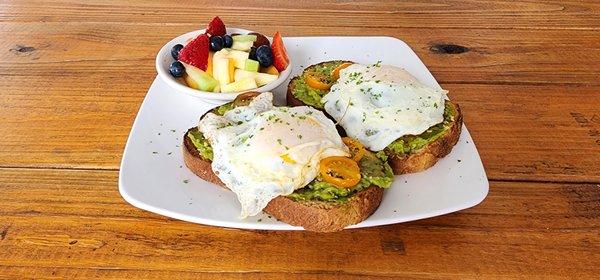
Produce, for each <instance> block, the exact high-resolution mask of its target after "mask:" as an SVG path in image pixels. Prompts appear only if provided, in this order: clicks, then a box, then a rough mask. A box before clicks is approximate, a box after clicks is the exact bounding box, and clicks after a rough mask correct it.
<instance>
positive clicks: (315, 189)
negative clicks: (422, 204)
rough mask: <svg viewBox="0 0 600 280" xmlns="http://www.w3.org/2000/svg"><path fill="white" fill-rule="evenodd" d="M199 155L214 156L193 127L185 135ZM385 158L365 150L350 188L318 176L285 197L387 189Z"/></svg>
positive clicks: (334, 198)
mask: <svg viewBox="0 0 600 280" xmlns="http://www.w3.org/2000/svg"><path fill="white" fill-rule="evenodd" d="M233 108H235V105H233V103H227V104H224V105H221V106H219V107H217V108H216V109H215V110H214V111H213V113H215V114H219V115H223V114H225V112H227V111H229V110H231V109H233ZM187 137H189V138H190V140H191V141H192V143H193V144H194V146H195V147H196V150H198V153H199V154H200V156H202V157H203V158H204V159H207V160H212V159H213V149H212V147H211V145H210V143H209V142H208V139H206V138H205V137H204V135H202V133H201V132H200V131H199V130H198V129H192V130H190V132H189V133H188V134H187ZM386 160H387V157H386V156H385V154H384V153H383V152H378V153H377V154H374V153H371V152H367V154H366V155H365V156H363V158H362V159H361V160H360V162H359V163H358V164H359V166H360V174H361V179H360V181H359V182H358V184H357V185H356V186H354V187H352V188H346V189H341V188H337V187H336V186H334V185H332V184H330V183H327V182H323V181H322V180H321V178H319V177H317V178H316V179H314V180H313V181H312V182H310V183H309V184H308V185H307V186H306V187H304V188H301V189H298V190H296V191H295V192H294V193H292V194H290V195H289V196H288V197H289V198H291V199H293V200H295V201H299V200H320V201H327V202H336V203H344V202H346V201H347V200H348V198H349V197H350V196H352V195H354V194H355V193H357V192H359V191H361V190H364V189H366V188H368V187H369V186H371V185H375V186H377V187H380V188H389V187H390V186H391V184H392V181H393V180H394V174H393V172H392V168H391V167H390V166H389V164H388V163H387V161H386Z"/></svg>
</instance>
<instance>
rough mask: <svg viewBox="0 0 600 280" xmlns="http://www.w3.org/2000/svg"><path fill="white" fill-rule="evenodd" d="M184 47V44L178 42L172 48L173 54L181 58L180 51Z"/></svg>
mask: <svg viewBox="0 0 600 280" xmlns="http://www.w3.org/2000/svg"><path fill="white" fill-rule="evenodd" d="M181 49H183V45H182V44H177V45H175V46H173V48H171V56H172V57H173V58H174V59H175V60H177V59H179V51H180V50H181Z"/></svg>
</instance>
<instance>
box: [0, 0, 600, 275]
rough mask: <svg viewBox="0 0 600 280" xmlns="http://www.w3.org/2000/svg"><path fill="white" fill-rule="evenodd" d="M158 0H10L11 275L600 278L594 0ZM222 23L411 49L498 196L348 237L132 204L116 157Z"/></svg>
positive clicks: (4, 127) (3, 204)
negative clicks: (185, 51) (176, 72)
mask: <svg viewBox="0 0 600 280" xmlns="http://www.w3.org/2000/svg"><path fill="white" fill-rule="evenodd" d="M147 2H150V1H80V2H78V1H74V0H73V1H68V0H65V1H1V2H0V38H1V40H0V213H1V214H0V278H1V279H23V278H26V277H27V278H29V277H32V278H45V279H55V278H68V279H77V278H92V277H94V278H114V279H121V278H143V279H180V278H199V279H204V278H206V279H209V278H250V279H254V278H261V279H280V278H284V277H290V278H301V279H304V278H316V277H321V278H326V279H346V278H379V277H382V278H388V277H389V278H395V277H399V278H428V279H429V278H436V279H437V278H459V279H466V278H486V279H489V278H544V279H548V278H559V277H572V278H577V279H584V278H590V279H591V278H593V277H594V275H596V276H598V275H599V274H600V109H599V108H600V78H599V77H600V4H599V3H598V2H597V1H575V0H569V1H560V2H559V1H539V2H540V3H534V2H532V1H494V2H485V3H483V1H482V2H480V1H470V0H448V1H444V0H437V1H408V2H404V1H403V2H402V3H396V1H385V2H373V1H358V2H355V3H352V1H347V2H337V3H336V2H329V1H289V3H281V4H279V6H277V7H273V6H270V2H271V1H264V0H262V1H249V0H238V1H231V0H228V1H207V2H206V3H196V2H195V1H189V2H188V3H185V4H182V5H180V6H177V5H176V4H175V3H173V2H176V1H160V2H158V1H156V2H151V3H147ZM542 2H544V3H542ZM214 15H220V16H221V17H222V18H223V20H224V21H225V22H226V23H227V24H229V25H232V26H241V27H247V28H249V29H254V30H259V31H262V32H264V33H266V34H272V33H273V32H274V31H276V30H280V31H281V32H282V33H283V34H284V35H286V36H303V35H307V36H308V35H386V36H394V37H397V38H401V39H402V40H404V41H406V42H407V43H408V44H409V45H410V46H411V47H413V49H414V50H415V51H416V52H417V54H418V55H419V56H420V57H421V58H422V59H423V61H424V62H425V64H426V65H427V66H428V67H429V69H430V70H431V71H432V72H433V74H434V76H435V77H436V78H437V80H438V81H439V82H440V83H441V84H442V86H443V87H444V88H446V89H448V90H450V96H451V98H452V99H453V100H456V101H458V103H460V105H461V106H462V108H463V111H464V119H465V123H466V124H467V126H468V127H469V130H470V131H471V134H472V136H473V138H474V139H475V141H476V144H477V147H478V149H479V152H480V155H481V158H482V160H483V163H484V165H485V169H486V171H487V175H488V177H489V179H490V193H489V195H488V197H487V198H486V199H485V201H484V202H483V203H481V204H480V205H478V206H476V207H473V208H471V209H467V210H464V211H461V212H458V213H454V214H449V215H445V216H441V217H436V218H431V219H426V220H422V221H416V222H409V223H403V224H397V225H390V226H382V227H376V228H367V229H359V230H346V231H342V232H339V233H333V234H316V233H310V232H303V231H300V232H281V231H248V230H236V229H226V228H216V227H209V226H202V225H197V224H191V223H187V222H181V221H177V220H174V219H170V218H166V217H162V216H159V215H155V214H152V213H149V212H145V211H142V210H139V209H137V208H134V207H132V206H131V205H129V204H127V203H126V202H125V201H124V200H123V199H122V198H121V196H120V195H119V192H118V190H117V178H118V168H119V162H120V160H121V154H122V151H123V147H124V144H125V140H126V139H127V136H128V133H129V130H130V127H131V124H132V122H133V119H134V117H135V115H136V113H137V110H138V108H139V106H140V104H141V101H142V99H143V98H144V95H145V94H146V91H147V89H148V87H149V86H150V84H151V82H152V80H153V79H154V77H155V75H156V72H155V69H154V57H155V54H156V52H157V51H158V49H159V48H160V46H162V44H163V43H164V42H166V41H168V40H169V39H170V38H172V37H174V36H176V35H178V34H181V33H184V32H187V31H190V30H194V29H199V28H203V26H204V24H205V22H207V20H208V19H210V18H211V17H212V16H214ZM373 47H374V48H376V47H377V46H373Z"/></svg>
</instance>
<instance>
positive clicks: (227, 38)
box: [223, 35, 233, 48]
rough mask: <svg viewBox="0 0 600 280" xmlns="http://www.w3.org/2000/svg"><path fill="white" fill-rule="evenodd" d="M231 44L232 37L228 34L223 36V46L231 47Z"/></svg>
mask: <svg viewBox="0 0 600 280" xmlns="http://www.w3.org/2000/svg"><path fill="white" fill-rule="evenodd" d="M231 46H233V38H231V36H229V35H225V36H223V47H224V48H231Z"/></svg>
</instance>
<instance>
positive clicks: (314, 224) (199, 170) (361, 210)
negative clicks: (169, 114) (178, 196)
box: [182, 128, 383, 232]
mask: <svg viewBox="0 0 600 280" xmlns="http://www.w3.org/2000/svg"><path fill="white" fill-rule="evenodd" d="M192 129H196V128H190V130H192ZM190 130H188V132H189V131H190ZM188 132H186V133H185V134H184V135H183V145H182V148H183V161H184V162H185V165H186V166H187V167H188V168H189V169H190V170H191V171H192V172H193V173H194V174H196V175H197V176H198V177H200V178H202V179H203V180H205V181H208V182H211V183H214V184H217V185H219V186H221V187H225V184H223V182H222V181H221V180H220V179H219V177H217V175H216V174H215V173H214V172H213V171H212V168H211V161H210V160H208V159H205V158H203V157H202V156H201V155H200V153H198V151H197V150H196V147H195V146H194V144H193V143H192V141H191V140H190V139H189V137H187V134H188ZM382 197H383V189H382V188H379V187H377V186H371V187H369V188H367V189H364V190H362V191H360V192H358V193H356V194H354V195H353V196H352V197H350V198H349V199H348V200H347V201H346V202H343V203H331V202H324V201H317V200H314V201H294V200H292V199H290V198H288V197H285V196H279V197H276V198H275V199H273V200H271V202H269V204H268V205H267V207H266V208H265V209H264V211H265V212H266V213H267V214H269V215H271V216H273V217H275V218H276V219H278V220H280V221H283V222H285V223H288V224H290V225H295V226H301V227H304V229H306V230H310V231H317V232H332V231H339V230H342V229H344V228H345V227H347V226H349V225H353V224H357V223H359V222H362V221H363V220H365V219H366V218H368V217H369V216H371V214H373V212H375V210H377V208H378V207H379V204H380V203H381V199H382Z"/></svg>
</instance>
